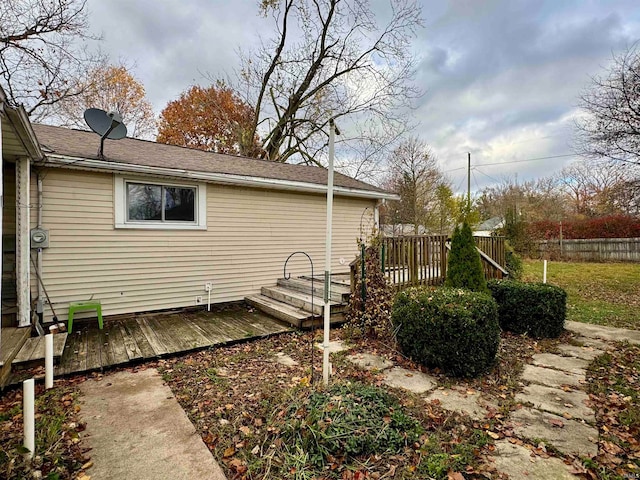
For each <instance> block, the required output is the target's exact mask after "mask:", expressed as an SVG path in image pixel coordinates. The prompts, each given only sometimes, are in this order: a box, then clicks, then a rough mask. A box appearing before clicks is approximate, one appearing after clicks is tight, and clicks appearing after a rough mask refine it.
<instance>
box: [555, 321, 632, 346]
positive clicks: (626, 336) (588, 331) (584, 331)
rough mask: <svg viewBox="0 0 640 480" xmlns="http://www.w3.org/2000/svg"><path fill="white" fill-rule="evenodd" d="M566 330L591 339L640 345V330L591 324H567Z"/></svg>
mask: <svg viewBox="0 0 640 480" xmlns="http://www.w3.org/2000/svg"><path fill="white" fill-rule="evenodd" d="M565 328H566V329H567V330H571V331H572V332H576V333H578V334H580V335H583V336H585V337H590V338H600V339H602V340H607V341H609V342H629V343H631V344H634V345H640V330H629V329H626V328H614V327H604V326H602V325H592V324H590V323H581V322H566V323H565Z"/></svg>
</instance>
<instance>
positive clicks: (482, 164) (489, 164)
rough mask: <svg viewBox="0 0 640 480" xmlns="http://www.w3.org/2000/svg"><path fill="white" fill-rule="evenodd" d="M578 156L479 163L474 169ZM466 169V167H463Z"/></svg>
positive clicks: (571, 154)
mask: <svg viewBox="0 0 640 480" xmlns="http://www.w3.org/2000/svg"><path fill="white" fill-rule="evenodd" d="M575 156H576V154H575V153H567V154H564V155H552V156H549V157H537V158H525V159H522V160H511V161H508V162H494V163H479V164H477V165H474V167H489V166H492V165H507V164H511V163H524V162H535V161H538V160H549V159H552V158H564V157H575ZM462 168H464V167H462Z"/></svg>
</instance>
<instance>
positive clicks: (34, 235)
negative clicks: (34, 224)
mask: <svg viewBox="0 0 640 480" xmlns="http://www.w3.org/2000/svg"><path fill="white" fill-rule="evenodd" d="M30 238H31V248H47V247H49V230H45V229H44V228H33V229H32V230H31V235H30Z"/></svg>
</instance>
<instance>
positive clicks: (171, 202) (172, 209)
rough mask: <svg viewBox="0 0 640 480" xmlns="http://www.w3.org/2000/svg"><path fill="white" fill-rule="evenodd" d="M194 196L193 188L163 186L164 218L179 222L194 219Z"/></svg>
mask: <svg viewBox="0 0 640 480" xmlns="http://www.w3.org/2000/svg"><path fill="white" fill-rule="evenodd" d="M195 198H196V189H195V188H184V187H164V201H165V206H164V219H165V220H168V221H180V222H193V221H195V219H196V208H195V207H196V206H195Z"/></svg>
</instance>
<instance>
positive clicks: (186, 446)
mask: <svg viewBox="0 0 640 480" xmlns="http://www.w3.org/2000/svg"><path fill="white" fill-rule="evenodd" d="M81 391H82V394H83V397H82V400H83V403H84V405H83V407H82V410H81V412H80V415H81V417H82V419H83V420H84V421H85V422H86V424H87V429H86V430H85V432H84V436H83V439H82V441H83V442H85V443H87V444H88V445H89V446H90V447H91V448H92V450H91V460H92V461H93V467H92V468H91V469H90V470H89V471H88V472H87V473H88V474H89V475H90V476H91V477H92V478H94V479H99V480H157V479H159V478H171V479H173V480H192V479H194V478H198V479H206V480H226V477H225V475H224V473H223V472H222V469H221V468H220V466H219V465H218V463H217V462H216V461H215V460H214V458H213V456H212V455H211V452H209V449H208V448H207V447H206V445H205V444H204V443H203V441H202V439H201V438H200V435H198V433H197V432H196V431H195V428H194V427H193V425H192V424H191V422H190V421H189V419H188V418H187V415H186V414H185V412H184V411H183V410H182V408H181V407H180V405H179V404H178V402H177V400H176V399H175V397H174V396H173V393H172V392H171V390H170V389H169V387H167V386H166V385H164V384H163V382H162V378H161V377H160V375H159V374H158V372H157V370H155V369H153V368H149V369H146V370H142V371H139V372H137V373H130V372H118V373H115V374H113V375H108V376H105V377H103V378H102V380H101V381H96V380H87V381H86V382H85V383H83V384H82V386H81Z"/></svg>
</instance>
